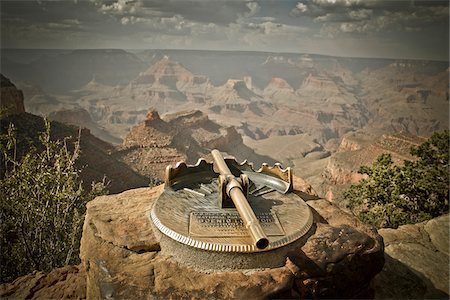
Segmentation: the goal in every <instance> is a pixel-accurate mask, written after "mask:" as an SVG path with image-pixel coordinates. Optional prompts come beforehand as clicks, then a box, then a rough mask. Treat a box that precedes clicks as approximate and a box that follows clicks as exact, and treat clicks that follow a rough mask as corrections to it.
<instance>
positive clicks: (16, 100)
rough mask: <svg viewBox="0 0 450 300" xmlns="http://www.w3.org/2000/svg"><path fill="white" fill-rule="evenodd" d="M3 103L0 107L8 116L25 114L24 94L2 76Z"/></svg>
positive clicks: (0, 76) (0, 103)
mask: <svg viewBox="0 0 450 300" xmlns="http://www.w3.org/2000/svg"><path fill="white" fill-rule="evenodd" d="M0 78H1V81H0V87H1V97H0V99H1V101H0V107H1V109H2V110H5V112H6V114H19V113H23V112H25V106H24V104H23V93H22V91H21V90H18V89H17V88H16V86H15V85H14V84H13V83H12V82H11V81H10V80H9V79H8V78H6V77H5V76H3V74H0Z"/></svg>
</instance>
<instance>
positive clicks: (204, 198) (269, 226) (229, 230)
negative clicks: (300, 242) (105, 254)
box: [150, 172, 313, 252]
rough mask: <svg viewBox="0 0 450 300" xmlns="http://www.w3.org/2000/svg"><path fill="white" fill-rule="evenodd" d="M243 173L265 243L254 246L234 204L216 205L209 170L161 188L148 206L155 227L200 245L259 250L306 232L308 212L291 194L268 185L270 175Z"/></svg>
mask: <svg viewBox="0 0 450 300" xmlns="http://www.w3.org/2000/svg"><path fill="white" fill-rule="evenodd" d="M244 173H246V174H247V175H248V176H249V179H250V187H249V195H248V197H247V199H248V202H249V204H250V206H251V207H252V209H253V211H254V212H255V214H256V216H257V217H258V220H259V221H260V223H261V226H262V228H263V230H264V232H265V233H266V235H267V236H268V239H269V246H268V247H267V248H265V249H258V248H257V247H256V246H255V245H254V244H253V243H252V239H251V237H250V235H249V233H248V232H247V229H246V228H245V227H244V224H243V223H242V221H241V219H240V216H239V214H238V212H237V210H236V209H234V208H221V207H220V206H219V205H218V197H219V195H218V186H217V185H218V180H217V177H214V176H211V174H210V173H204V174H198V173H197V174H196V176H186V177H185V178H184V180H180V181H178V182H177V183H176V184H175V185H172V186H170V187H167V186H166V187H165V189H164V191H163V193H162V194H161V196H160V197H159V198H158V200H157V201H156V202H155V204H154V207H153V209H152V211H151V215H150V217H151V219H152V221H153V223H154V224H155V225H156V227H157V228H158V229H159V230H160V231H161V232H162V233H164V234H165V235H167V236H169V237H170V238H172V239H174V240H176V241H178V242H180V243H183V244H186V245H189V246H192V247H195V248H199V249H204V250H210V251H219V252H261V251H268V250H272V249H276V248H279V247H282V246H284V245H287V244H289V243H291V242H293V241H295V240H297V239H299V238H300V237H302V236H303V235H304V234H306V233H307V232H308V230H309V229H310V227H311V225H312V221H313V218H312V213H311V211H310V209H309V207H308V205H307V204H306V203H305V201H303V199H301V198H300V197H299V196H298V195H296V194H295V193H287V194H283V193H280V192H278V191H276V190H275V189H274V188H273V187H274V185H273V182H274V180H273V177H272V176H268V175H264V174H261V173H257V172H244Z"/></svg>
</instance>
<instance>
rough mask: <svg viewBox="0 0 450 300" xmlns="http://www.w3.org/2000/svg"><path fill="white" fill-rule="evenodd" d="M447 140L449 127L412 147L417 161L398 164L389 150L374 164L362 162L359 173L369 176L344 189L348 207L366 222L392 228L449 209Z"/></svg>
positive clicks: (429, 217)
mask: <svg viewBox="0 0 450 300" xmlns="http://www.w3.org/2000/svg"><path fill="white" fill-rule="evenodd" d="M448 143H449V131H448V130H447V131H444V132H442V133H435V134H433V136H432V137H431V138H430V139H429V140H428V141H426V142H425V143H423V144H422V145H420V146H419V147H414V148H412V149H411V154H412V155H415V156H418V160H416V161H405V162H404V165H403V166H396V165H395V164H394V162H393V161H392V158H391V155H390V154H382V155H381V156H379V157H378V158H377V160H376V161H375V162H374V163H373V165H372V167H367V166H362V167H361V168H360V170H359V173H362V174H367V175H368V177H367V179H363V180H361V181H360V182H359V183H358V184H356V185H352V186H351V187H350V188H349V189H348V190H347V191H346V192H345V193H344V196H345V197H346V198H347V199H348V201H349V202H348V203H349V207H350V208H351V209H352V210H353V212H354V213H355V214H356V215H358V216H359V217H360V218H361V220H363V221H365V222H368V223H371V224H373V225H375V226H377V227H393V228H397V227H398V226H399V225H402V224H407V223H417V222H421V221H424V220H429V219H431V218H434V217H437V216H440V215H442V214H444V213H446V212H448V199H449V144H448Z"/></svg>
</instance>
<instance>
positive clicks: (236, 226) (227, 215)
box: [189, 211, 284, 237]
mask: <svg viewBox="0 0 450 300" xmlns="http://www.w3.org/2000/svg"><path fill="white" fill-rule="evenodd" d="M255 214H256V217H257V218H258V221H259V222H260V224H261V227H262V228H263V230H264V232H265V233H266V235H267V236H280V235H284V231H283V228H282V227H281V224H280V221H279V220H278V217H277V215H276V213H271V212H255ZM189 235H190V236H197V237H242V236H248V230H247V229H246V228H245V226H244V223H243V222H242V219H241V217H240V216H239V214H238V212H237V211H230V212H223V211H196V212H192V213H191V215H190V218H189Z"/></svg>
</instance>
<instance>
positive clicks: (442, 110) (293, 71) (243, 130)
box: [1, 49, 449, 199]
mask: <svg viewBox="0 0 450 300" xmlns="http://www.w3.org/2000/svg"><path fill="white" fill-rule="evenodd" d="M2 60H3V61H2V70H1V71H2V73H3V74H5V75H6V76H7V77H8V78H10V79H11V80H12V81H13V82H15V84H16V85H17V86H18V87H19V89H21V90H22V91H23V95H24V104H25V109H26V110H27V111H28V112H31V113H33V114H36V115H47V116H49V117H50V118H51V119H53V120H57V121H60V122H63V123H64V122H65V123H68V124H72V125H76V126H82V127H86V128H88V129H89V130H90V133H92V134H93V135H95V136H97V137H99V138H101V139H103V140H105V141H107V142H109V143H112V144H113V145H114V150H113V151H112V152H114V153H113V154H112V155H113V156H114V157H115V158H117V159H118V160H119V161H123V162H125V163H129V164H134V165H135V167H134V170H135V171H137V172H140V173H141V175H143V176H147V177H148V176H155V177H158V178H160V179H161V173H162V169H163V165H164V164H166V163H175V161H177V160H187V161H188V162H191V163H192V162H195V161H196V159H198V158H199V157H201V156H205V155H207V153H208V151H209V150H210V149H212V148H214V147H219V148H221V151H224V152H227V153H228V154H230V155H234V156H236V157H237V158H238V159H239V160H243V159H248V160H250V161H253V162H254V163H255V166H256V167H259V165H260V164H261V163H262V162H268V163H273V162H275V161H277V162H280V163H282V164H283V166H290V167H292V168H293V169H294V172H295V173H296V174H298V175H300V176H302V177H303V178H305V179H306V180H307V181H308V182H310V183H311V184H312V185H313V186H314V188H315V189H316V190H317V191H318V192H319V193H320V194H321V195H322V196H324V197H327V198H328V199H333V198H334V199H339V195H338V194H339V193H336V192H334V191H333V189H334V188H335V187H337V186H341V185H342V186H346V185H348V184H350V183H354V182H356V181H357V180H358V179H359V177H358V174H357V172H356V170H357V168H359V165H360V164H370V163H371V161H373V159H375V158H376V156H377V155H378V154H380V153H382V152H383V151H385V150H387V151H388V152H389V149H385V148H383V147H380V143H383V140H386V139H388V140H389V139H391V138H392V137H396V138H399V139H406V143H407V146H406V147H405V148H399V149H395V151H396V152H398V155H399V159H402V158H405V157H408V153H409V148H408V147H409V144H408V141H409V140H408V138H405V137H406V136H416V137H417V138H412V139H417V141H421V140H423V137H427V136H429V135H431V134H432V133H433V132H435V131H439V130H444V129H446V128H448V126H449V121H448V120H449V116H448V114H449V112H448V105H449V95H448V74H449V68H448V62H442V61H421V60H399V59H377V58H346V57H331V56H322V55H314V54H294V53H266V52H239V51H190V50H109V49H96V50H73V51H72V50H52V51H46V50H14V49H8V50H6V51H5V52H4V55H2ZM44 65H45V70H46V71H45V72H43V70H44ZM149 118H150V119H149ZM186 120H190V121H186ZM158 126H159V127H158ZM145 139H150V140H153V142H151V143H150V144H149V143H147V142H145ZM131 140H134V142H131ZM207 141H209V142H207ZM350 141H351V142H350ZM133 143H134V144H133ZM146 143H147V144H146ZM152 143H153V144H152ZM349 143H354V145H353V146H351V145H350V144H349ZM359 143H361V144H359ZM413 144H414V143H413ZM411 145H412V144H411ZM352 147H356V148H358V147H359V148H364V149H366V150H361V149H359V148H358V149H352ZM353 150H355V151H356V152H354V151H353ZM155 151H156V152H155ZM158 151H159V152H158ZM361 151H362V152H364V151H365V152H364V153H362V152H361ZM395 151H394V152H395ZM346 153H347V154H346ZM355 154H358V155H355ZM166 158H167V159H166ZM169 158H170V159H169ZM152 159H153V160H152ZM156 161H159V162H160V163H156ZM399 162H400V161H399ZM138 166H140V167H138Z"/></svg>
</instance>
